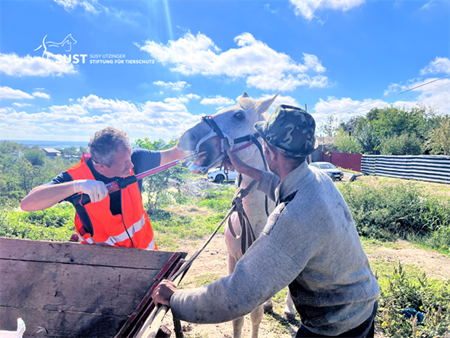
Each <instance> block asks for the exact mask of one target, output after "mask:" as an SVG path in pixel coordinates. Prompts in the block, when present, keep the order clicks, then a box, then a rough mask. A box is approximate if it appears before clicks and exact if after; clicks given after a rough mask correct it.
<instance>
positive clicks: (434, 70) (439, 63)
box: [420, 57, 450, 75]
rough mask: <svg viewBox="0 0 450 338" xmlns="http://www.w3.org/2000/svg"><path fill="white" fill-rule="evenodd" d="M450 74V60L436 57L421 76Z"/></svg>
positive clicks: (422, 71)
mask: <svg viewBox="0 0 450 338" xmlns="http://www.w3.org/2000/svg"><path fill="white" fill-rule="evenodd" d="M439 73H442V74H450V59H448V58H440V57H436V59H435V60H434V61H431V62H430V63H429V64H428V66H426V67H425V68H423V69H421V70H420V75H427V74H439Z"/></svg>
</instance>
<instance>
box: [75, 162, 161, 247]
mask: <svg viewBox="0 0 450 338" xmlns="http://www.w3.org/2000/svg"><path fill="white" fill-rule="evenodd" d="M89 157H90V155H89V154H83V157H82V159H81V162H80V163H78V164H77V165H75V166H73V167H72V168H70V169H68V170H67V173H68V174H69V175H70V176H71V177H72V178H73V179H74V180H95V178H94V175H93V174H92V172H91V170H90V169H89V167H88V165H87V164H86V161H87V160H88V159H89ZM130 175H134V172H133V170H131V173H130ZM120 193H121V202H122V214H118V215H113V214H112V213H111V210H110V198H109V195H108V196H106V198H104V199H103V200H101V201H99V202H96V203H89V204H87V205H85V208H86V211H87V213H88V215H89V218H90V219H91V223H92V226H93V228H94V236H91V235H90V234H89V233H86V232H85V231H84V230H83V229H84V226H83V223H82V222H81V220H80V218H79V217H78V214H76V213H75V229H76V231H77V234H78V237H79V238H80V240H81V241H82V243H88V244H99V245H111V246H120V247H126V248H133V244H132V243H131V240H130V237H131V239H132V240H133V243H134V245H135V246H136V248H138V249H151V250H157V249H158V247H157V245H156V243H155V240H154V238H153V229H152V225H151V224H150V221H149V219H148V216H147V213H146V212H145V210H144V206H143V205H142V198H141V194H140V192H139V187H138V184H137V183H133V184H130V185H129V186H128V187H126V188H124V189H121V191H120ZM125 229H126V230H125Z"/></svg>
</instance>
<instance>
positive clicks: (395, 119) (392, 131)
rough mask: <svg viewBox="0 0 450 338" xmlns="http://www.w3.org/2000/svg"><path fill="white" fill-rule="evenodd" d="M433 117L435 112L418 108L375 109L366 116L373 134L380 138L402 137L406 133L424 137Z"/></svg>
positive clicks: (391, 107) (392, 107)
mask: <svg viewBox="0 0 450 338" xmlns="http://www.w3.org/2000/svg"><path fill="white" fill-rule="evenodd" d="M432 117H433V110H432V109H428V110H427V108H426V107H422V106H418V107H414V108H412V109H409V110H408V109H405V108H396V107H394V106H390V107H385V108H373V109H371V110H370V112H368V113H367V114H366V119H367V121H368V122H369V123H370V125H371V126H372V127H373V132H374V133H375V134H376V135H377V136H378V137H380V138H385V137H392V136H393V135H397V136H400V135H402V134H404V133H407V134H416V135H417V136H418V137H424V135H425V134H426V129H427V125H428V120H429V119H430V118H432Z"/></svg>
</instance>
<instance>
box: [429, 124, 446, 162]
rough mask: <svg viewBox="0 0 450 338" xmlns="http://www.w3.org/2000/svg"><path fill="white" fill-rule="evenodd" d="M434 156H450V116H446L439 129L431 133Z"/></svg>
mask: <svg viewBox="0 0 450 338" xmlns="http://www.w3.org/2000/svg"><path fill="white" fill-rule="evenodd" d="M430 141H431V142H430V143H431V146H432V148H433V149H432V151H431V152H432V153H433V154H438V155H439V154H442V155H450V116H449V115H446V116H445V117H443V118H442V119H441V121H440V125H439V127H437V128H436V129H433V130H432V132H431V140H430Z"/></svg>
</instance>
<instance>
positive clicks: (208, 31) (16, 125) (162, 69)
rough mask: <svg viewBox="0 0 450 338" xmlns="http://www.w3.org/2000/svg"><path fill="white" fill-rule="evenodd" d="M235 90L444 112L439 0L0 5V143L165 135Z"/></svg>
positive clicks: (444, 30)
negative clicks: (113, 133) (114, 132)
mask: <svg viewBox="0 0 450 338" xmlns="http://www.w3.org/2000/svg"><path fill="white" fill-rule="evenodd" d="M403 91H407V92H405V93H402V92H403ZM243 92H247V93H248V94H249V95H250V96H251V97H252V98H255V99H260V98H264V97H267V96H270V95H274V94H276V93H279V94H278V97H277V99H276V101H275V102H274V104H273V106H272V108H271V110H270V111H269V113H270V112H272V111H273V109H274V108H275V106H276V105H278V104H282V103H285V104H292V105H296V106H300V107H303V108H305V105H306V107H307V110H308V112H310V113H311V114H312V115H313V116H314V118H315V119H316V122H317V124H318V125H320V124H321V123H324V121H325V120H326V118H327V116H329V115H332V116H333V117H335V118H337V119H338V120H344V121H346V120H348V119H349V118H351V117H352V116H356V115H362V116H364V115H365V114H366V113H367V112H368V111H370V109H372V108H374V107H385V106H389V105H394V106H396V107H405V108H408V109H409V108H413V107H416V106H418V105H424V106H426V107H432V108H433V109H434V110H435V111H437V112H438V113H439V114H449V113H450V1H447V0H446V1H437V0H425V1H421V0H417V1H416V0H392V1H390V0H380V1H369V0H285V1H281V0H280V1H264V0H261V1H258V0H252V1H250V0H248V1H246V0H239V1H218V0H203V1H202V0H197V1H190V0H174V1H170V0H160V1H159V0H158V1H143V0H142V1H133V0H128V1H125V0H117V1H107V0H54V1H53V0H51V1H50V0H49V1H47V0H28V1H21V0H0V139H3V140H5V139H6V140H66V141H80V142H86V141H88V140H89V139H90V137H91V136H92V135H93V133H94V132H95V131H97V130H99V129H101V128H104V127H106V126H113V127H116V128H118V129H121V130H125V131H126V132H127V134H128V135H129V137H130V141H131V142H134V141H135V140H136V139H137V138H143V137H148V138H149V139H150V140H152V141H153V140H158V139H163V140H166V141H168V140H170V139H172V138H176V137H178V136H179V135H180V134H181V132H182V131H183V130H185V129H186V128H188V127H189V126H191V125H193V124H195V123H197V122H198V121H199V120H200V117H201V116H203V115H212V114H215V113H216V112H217V111H219V110H220V109H222V108H224V107H228V106H231V105H235V104H236V103H237V100H238V98H239V96H241V95H242V94H243Z"/></svg>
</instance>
